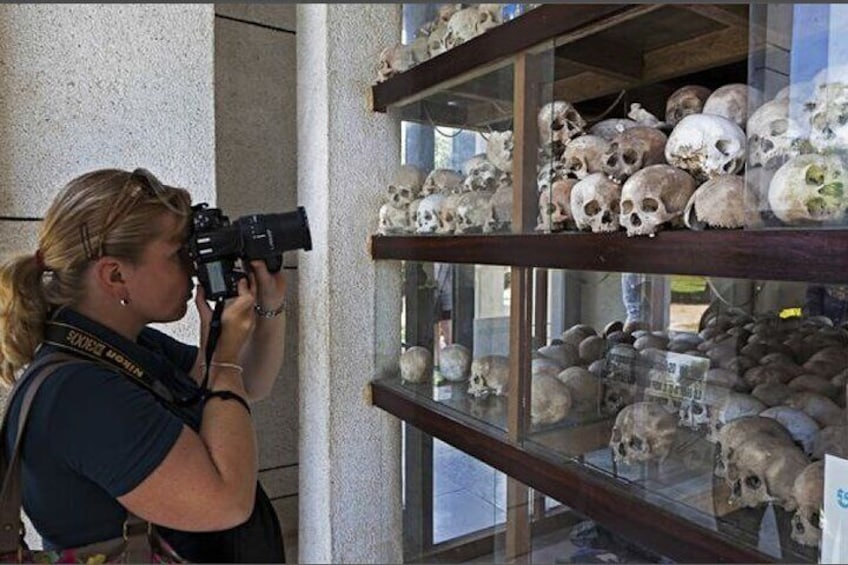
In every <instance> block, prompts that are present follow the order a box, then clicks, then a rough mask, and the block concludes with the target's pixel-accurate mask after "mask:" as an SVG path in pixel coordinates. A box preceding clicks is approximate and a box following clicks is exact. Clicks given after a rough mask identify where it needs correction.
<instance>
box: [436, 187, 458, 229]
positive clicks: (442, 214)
mask: <svg viewBox="0 0 848 565" xmlns="http://www.w3.org/2000/svg"><path fill="white" fill-rule="evenodd" d="M461 197H462V195H461V194H449V195H448V196H446V197H445V201H444V202H443V203H442V207H441V209H440V210H439V226H440V227H439V229H437V230H436V233H441V234H452V233H454V232H455V231H456V205H457V204H458V203H459V199H460V198H461Z"/></svg>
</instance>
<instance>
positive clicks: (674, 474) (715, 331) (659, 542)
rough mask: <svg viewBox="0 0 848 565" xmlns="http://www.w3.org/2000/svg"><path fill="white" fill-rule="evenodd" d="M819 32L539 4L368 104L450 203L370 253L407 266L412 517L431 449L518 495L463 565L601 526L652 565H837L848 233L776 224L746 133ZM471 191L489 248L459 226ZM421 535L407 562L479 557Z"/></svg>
mask: <svg viewBox="0 0 848 565" xmlns="http://www.w3.org/2000/svg"><path fill="white" fill-rule="evenodd" d="M805 10H807V11H805ZM809 10H813V11H812V12H811V11H809ZM816 10H819V11H816ZM820 12H821V10H820V9H819V8H815V9H813V8H811V7H807V6H802V5H791V4H790V5H780V6H766V5H757V6H748V5H731V4H723V5H700V4H698V5H679V6H678V5H658V4H640V5H622V4H614V5H613V4H608V5H605V4H598V5H540V6H539V7H537V8H535V9H533V10H530V11H527V12H526V13H524V14H523V15H521V16H519V17H516V18H514V19H511V20H509V21H504V22H502V23H500V24H498V25H497V26H495V27H492V28H488V29H487V30H485V31H484V32H481V33H479V34H477V35H474V36H473V37H471V38H469V39H467V40H465V41H463V42H460V43H457V44H453V45H452V46H451V47H450V48H449V49H446V50H445V51H442V52H440V53H438V54H437V55H436V56H434V57H431V58H430V59H428V60H426V61H423V62H421V63H420V64H417V65H416V66H415V67H414V68H411V69H409V70H407V71H404V72H400V73H398V74H397V75H396V76H392V77H390V78H388V79H386V80H385V81H383V82H380V83H378V84H376V85H375V86H374V87H373V89H372V104H373V106H374V109H375V110H376V111H387V112H389V113H390V114H391V115H393V116H396V117H397V118H398V121H399V127H401V128H402V131H403V140H404V141H403V154H402V156H401V159H400V160H399V163H400V164H401V165H402V167H409V166H410V165H414V166H415V167H416V168H417V169H418V170H419V174H418V177H417V178H419V179H421V186H422V187H423V186H424V184H425V182H426V181H427V179H428V178H429V179H430V181H431V182H430V183H429V185H428V186H429V188H428V189H427V191H428V192H429V191H430V190H432V191H433V192H430V193H429V194H427V195H426V196H424V198H422V199H421V200H420V202H419V203H418V204H417V205H415V204H410V206H411V207H410V208H407V211H406V214H407V215H406V217H407V219H408V222H409V224H410V225H414V226H415V229H406V230H396V231H391V230H388V231H387V230H384V229H382V228H381V229H378V233H377V234H375V235H374V236H373V237H372V239H371V247H370V252H371V256H372V258H373V259H375V260H400V261H402V263H401V264H402V268H403V272H404V281H405V282H404V292H403V296H404V303H403V313H404V315H403V326H402V327H401V328H395V329H393V330H391V332H388V333H392V332H394V333H396V334H397V335H398V339H399V341H400V343H401V344H402V347H401V348H400V350H401V354H400V356H399V358H398V359H397V360H393V361H396V366H397V372H396V374H393V375H390V376H388V377H384V378H380V379H377V380H375V381H374V382H373V383H372V395H373V399H374V404H375V405H376V406H378V407H380V408H382V409H384V410H387V411H388V412H390V413H392V414H394V415H396V416H397V417H399V418H401V419H402V420H403V421H404V422H405V423H406V425H405V427H404V429H405V433H406V438H407V442H406V447H405V449H406V450H407V451H406V465H405V469H406V480H407V481H408V482H407V490H406V491H405V492H406V499H407V501H409V500H415V501H417V502H424V501H426V500H429V499H430V498H432V497H429V498H428V493H429V494H430V495H432V486H433V476H434V473H435V470H436V469H437V468H438V465H437V462H436V461H435V460H434V458H433V453H434V450H433V447H432V442H433V441H434V440H433V438H436V440H435V441H443V442H446V443H448V444H450V445H451V446H453V447H454V448H456V449H458V450H460V451H461V452H463V453H465V454H467V456H469V457H471V458H472V459H474V460H476V461H479V462H482V463H484V464H486V465H489V466H491V467H492V468H494V469H495V470H496V472H500V473H503V474H504V475H505V490H506V492H505V494H504V495H503V501H502V502H503V504H502V505H501V506H500V507H499V508H500V509H501V510H503V516H502V519H501V516H500V515H499V514H497V513H495V514H492V516H494V517H495V518H494V521H493V523H492V524H491V526H490V529H488V530H486V536H488V537H485V539H486V540H487V541H486V542H485V543H484V544H483V546H484V547H483V548H482V549H481V552H480V553H478V554H470V553H465V554H462V555H463V559H460V560H467V559H471V558H473V557H482V558H485V556H488V558H491V559H493V560H498V561H500V560H504V561H510V560H513V559H517V558H519V557H522V556H529V558H530V560H531V561H532V560H534V559H536V560H539V559H540V558H539V557H538V556H537V557H533V556H534V555H536V551H537V550H538V549H539V547H540V546H539V543H541V542H540V540H541V538H542V537H543V536H544V535H548V534H550V535H551V536H553V537H554V538H557V539H559V540H560V541H563V540H570V541H569V543H570V542H572V541H574V540H575V539H580V535H581V534H580V532H582V531H583V529H582V528H589V527H593V528H600V529H601V530H603V531H604V532H607V533H609V535H611V536H613V537H615V538H616V539H617V540H619V541H622V540H624V541H625V542H626V543H625V545H627V546H628V547H638V548H639V550H640V551H644V552H646V553H644V554H643V555H650V557H645V558H644V559H646V560H649V561H660V560H679V561H741V562H760V561H787V562H814V561H816V560H817V559H818V558H819V547H820V539H821V532H820V530H821V526H822V521H821V520H820V515H821V506H822V491H823V486H822V481H823V478H822V477H823V474H824V473H823V462H822V461H823V457H824V455H825V454H829V455H831V456H835V457H844V456H845V455H846V454H848V446H846V445H844V443H843V442H844V441H845V439H846V438H848V436H846V435H845V434H844V431H845V430H846V425H848V421H846V419H845V388H846V380H848V348H847V347H848V292H846V291H845V289H846V288H848V286H843V285H845V281H846V279H847V278H848V275H846V273H848V232H845V231H844V230H822V229H818V228H820V227H822V226H824V225H827V226H832V225H837V224H838V223H839V222H818V223H815V224H813V223H807V224H792V226H793V228H794V229H792V230H786V229H771V228H777V227H785V226H786V225H788V223H787V222H782V221H780V222H778V221H776V220H775V217H776V212H775V211H774V210H771V209H766V208H765V206H764V205H763V202H766V203H767V202H769V200H770V196H769V193H768V191H766V192H765V193H764V192H763V191H762V188H761V187H762V186H763V185H761V184H758V183H759V181H758V180H757V175H758V174H759V172H757V171H756V170H757V169H759V170H760V172H761V171H762V170H763V169H765V168H766V166H765V165H764V164H763V163H757V164H752V163H751V161H750V160H749V159H750V156H751V155H752V154H754V152H755V151H756V150H757V147H759V149H760V150H761V149H763V147H765V146H764V145H762V144H761V143H760V145H757V143H758V140H756V139H754V138H752V131H751V127H750V124H751V119H749V117H748V115H749V114H751V115H752V116H753V115H754V114H755V112H756V111H757V109H758V108H760V107H762V105H763V101H764V100H766V99H773V98H774V97H775V96H776V85H777V82H779V81H780V80H788V81H789V86H790V88H788V89H787V91H788V92H791V91H792V85H793V84H795V81H794V79H792V76H791V74H787V73H783V79H781V78H780V77H779V76H776V75H774V76H773V73H776V72H778V71H780V68H779V65H778V64H777V63H775V61H778V62H780V61H781V59H780V58H779V57H778V58H777V59H775V57H774V50H773V47H774V45H777V44H781V45H784V44H785V38H786V37H788V36H792V37H793V38H795V39H794V40H795V41H796V42H801V43H803V44H805V45H809V46H810V48H809V49H810V50H811V51H815V48H814V47H812V45H814V44H816V41H818V40H820V39H821V35H820V34H818V35H817V32H816V30H817V29H826V30H828V31H829V32H828V33H826V34H825V36H824V37H825V38H827V37H830V38H831V40H832V39H833V38H832V35H833V33H832V31H831V30H833V29H835V28H834V27H833V26H834V24H833V22H835V21H838V18H839V17H840V16H839V14H840V13H841V12H840V9H837V8H834V7H833V6H831V8H830V9H829V11H827V12H826V13H825V15H824V16H822V14H821V13H820ZM433 13H436V12H433ZM452 17H453V16H450V17H449V20H448V21H450V18H452ZM822 17H824V21H825V22H828V23H826V24H825V25H818V27H816V26H809V25H807V24H805V23H804V22H807V21H816V22H817V23H818V24H821V21H822V19H821V18H822ZM433 25H434V26H438V25H440V24H439V23H438V22H434V24H433ZM787 30H789V31H790V32H791V33H789V32H787ZM805 33H806V34H807V35H805ZM787 34H788V35H787ZM810 34H811V35H813V36H815V37H817V38H818V40H815V38H811V37H810ZM780 42H783V43H780ZM801 43H792V46H793V49H794V46H795V45H799V44H801ZM831 43H833V41H831ZM786 52H787V53H788V48H787V51H786ZM828 53H830V54H835V53H838V46H837V47H833V46H831V47H830V48H829V51H828ZM833 56H835V55H833ZM826 59H827V57H826ZM833 60H834V59H833V58H831V59H830V61H831V62H832V61H833ZM804 72H807V70H805V71H804ZM787 76H788V77H789V78H788V79H787ZM828 76H830V75H828ZM775 81H777V82H775ZM782 86H786V84H784V85H782ZM769 97H771V98H769ZM788 98H791V97H788ZM826 106H827V108H830V107H831V106H832V104H830V103H828V104H827V105H826ZM828 111H829V110H828ZM746 130H747V131H746ZM819 154H820V155H821V156H822V158H826V159H831V160H833V159H836V160H841V159H842V157H843V156H842V155H841V153H840V151H839V149H838V147H837V146H835V145H833V144H831V145H830V146H829V148H828V149H827V150H822V151H821V152H820V153H819ZM505 155H509V157H510V158H509V159H506V158H505V157H504V156H505ZM475 158H479V159H478V160H477V161H475V163H477V164H488V166H490V167H491V169H490V172H491V175H488V177H487V178H488V179H489V181H491V182H489V181H486V182H483V181H480V182H478V181H479V180H480V179H479V178H478V176H479V175H478V173H479V170H476V172H475V171H472V168H471V167H465V166H464V165H465V164H466V163H468V162H469V161H470V160H471V161H473V159H475ZM774 164H775V163H771V164H769V165H768V166H769V167H771V166H772V165H774ZM781 166H782V165H781ZM817 167H818V166H817V165H811V166H810V167H807V169H806V170H807V173H808V174H809V175H813V176H816V177H817V178H816V179H812V180H820V179H818V176H821V175H819V168H820V167H819V168H817ZM437 171H453V173H454V175H455V176H453V177H452V178H451V182H452V183H453V184H452V185H451V187H449V188H445V187H443V186H439V185H438V183H436V182H435V180H434V179H435V178H436V176H438V175H436V174H435V173H436V172H437ZM822 174H824V173H822ZM448 176H449V175H446V174H442V175H441V177H444V178H447V177H448ZM441 177H440V178H441ZM819 184H820V185H821V186H820V187H819V189H817V190H818V193H817V194H818V196H817V197H816V198H820V199H825V200H827V202H826V203H825V204H826V206H825V205H824V204H823V205H822V206H823V207H824V208H826V207H829V206H830V205H831V204H832V203H833V202H842V201H843V199H844V198H843V195H842V192H841V186H842V185H841V181H840V180H839V179H836V178H828V179H827V182H825V181H822V183H819ZM390 185H391V186H394V185H395V183H390ZM434 187H435V188H434ZM422 190H423V189H422ZM499 193H500V195H501V197H502V198H495V196H496V195H498V194H499ZM434 194H436V195H441V197H440V198H431V197H432V196H433V195H434ZM758 194H765V195H766V197H765V199H762V198H759V196H757V195H758ZM427 198H431V200H432V201H434V202H435V201H436V200H439V202H438V203H437V204H436V208H437V209H436V213H434V214H430V216H428V215H427V213H428V212H430V211H431V210H430V206H429V205H427V206H424V202H425V200H426V199H427ZM451 198H454V199H455V200H457V201H460V200H461V201H462V202H463V203H464V205H465V207H466V209H465V211H464V212H463V216H467V215H468V213H469V212H468V211H469V210H471V211H472V212H473V213H474V214H475V215H474V218H475V220H474V229H456V227H455V226H454V228H453V229H445V227H444V226H446V225H448V224H447V223H445V222H444V217H445V214H446V211H448V212H450V216H451V217H452V218H454V219H456V218H458V216H459V213H458V212H456V209H455V208H451V207H450V206H445V203H446V202H449V201H450V199H451ZM844 200H845V202H846V207H848V199H844ZM831 201H833V202H831ZM410 202H412V201H410ZM814 204H815V203H814ZM839 205H840V206H841V205H842V204H839ZM422 206H424V207H423V208H422ZM817 206H818V204H815V205H814V206H813V207H817ZM498 207H500V209H501V210H502V212H498V211H497V209H498ZM824 208H822V209H824ZM828 209H829V208H828ZM843 212H844V208H843ZM440 213H441V216H440ZM413 217H414V218H415V220H414V221H413V220H412V218H413ZM503 218H508V222H503V221H502V219H503ZM381 221H382V212H381ZM840 221H841V220H840ZM428 222H432V223H433V224H434V225H435V226H436V227H434V228H432V229H431V226H430V224H429V223H428ZM422 225H423V227H422ZM381 226H382V224H381ZM419 228H420V229H419ZM436 236H438V237H436ZM380 335H386V332H381V333H380ZM409 438H415V440H414V441H410V440H409ZM428 446H429V447H428ZM411 477H415V478H414V480H412V482H411V483H410V482H409V481H410V480H411ZM410 485H412V486H413V487H414V488H413V489H412V490H411V491H410V490H409V488H410ZM428 485H429V487H428ZM428 489H429V490H428ZM422 493H423V494H422ZM428 504H429V506H428ZM432 510H433V508H432V500H430V503H426V502H424V503H422V504H419V505H417V506H415V505H412V506H411V505H410V504H407V505H406V510H405V512H407V513H408V514H409V515H415V516H418V517H417V518H416V519H414V520H412V519H411V522H412V523H415V524H418V525H419V526H420V524H422V523H428V524H431V525H432V520H431V518H433V516H432V515H431V514H432ZM419 511H421V512H424V514H425V516H424V518H422V517H421V515H418V514H416V513H417V512H419ZM428 512H429V514H428ZM586 521H589V522H591V524H592V526H585V525H584V526H580V527H578V528H577V530H575V529H574V528H575V527H576V525H577V524H583V523H586ZM575 531H576V532H577V533H575ZM408 532H409V533H410V535H411V537H410V538H408V539H407V541H408V542H409V541H410V540H411V539H414V540H416V541H415V543H412V546H415V550H410V551H408V552H407V557H408V558H409V559H410V560H420V559H421V558H422V556H433V555H436V554H437V553H438V551H436V550H438V549H439V548H447V547H448V546H446V545H444V543H446V541H451V543H450V544H449V546H450V547H453V546H455V545H457V544H459V545H463V544H465V546H466V547H471V546H470V545H468V544H469V543H471V541H469V540H470V539H471V538H469V537H468V535H470V534H468V535H466V534H463V535H461V536H459V535H458V536H457V537H456V539H454V540H446V539H441V538H440V539H439V540H435V539H434V538H433V536H432V535H430V534H431V533H432V532H430V531H429V530H428V529H427V528H423V529H421V528H418V529H413V530H408ZM422 532H424V533H422ZM428 532H429V533H428ZM481 532H482V530H481V531H477V532H476V534H475V535H476V536H477V537H476V538H475V539H477V540H478V541H479V539H481V538H480V536H482V535H483V534H482V533H481ZM543 532H544V534H543ZM557 532H558V533H557ZM604 535H606V534H604ZM498 536H501V537H502V539H501V538H499V537H498ZM471 537H472V538H473V537H474V535H472V536H471ZM601 537H603V536H601ZM605 539H612V538H605ZM466 542H467V543H466ZM628 544H630V545H628ZM472 545H473V544H472ZM602 545H603V544H601V546H602ZM613 545H614V544H613ZM613 545H610V547H606V548H605V549H604V548H601V549H604V550H605V551H608V552H611V553H613V554H616V552H617V551H618V550H620V549H621V548H620V547H619V546H615V547H613ZM408 547H411V546H410V545H408ZM478 549H480V548H479V547H478ZM572 549H573V548H572ZM595 549H598V548H595ZM563 551H564V553H563V555H570V556H571V557H569V559H577V558H576V557H575V555H576V554H575V553H573V552H571V553H569V551H568V550H563ZM622 551H623V550H622ZM618 557H619V558H620V559H624V560H625V561H626V560H627V559H626V558H623V557H622V555H618ZM564 558H565V557H564Z"/></svg>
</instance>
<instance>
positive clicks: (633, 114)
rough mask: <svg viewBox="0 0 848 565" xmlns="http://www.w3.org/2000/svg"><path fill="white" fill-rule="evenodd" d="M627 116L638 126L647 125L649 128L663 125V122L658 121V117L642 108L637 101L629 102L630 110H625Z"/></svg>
mask: <svg viewBox="0 0 848 565" xmlns="http://www.w3.org/2000/svg"><path fill="white" fill-rule="evenodd" d="M627 117H628V118H630V119H632V120H634V121H635V122H637V123H638V124H639V125H640V126H648V127H649V128H661V127H664V126H665V122H662V121H660V119H659V118H657V117H656V116H655V115H653V114H652V113H650V112H649V111H647V110H646V109H644V108H643V107H642V105H641V104H639V103H638V102H633V103H632V104H630V111H629V112H627Z"/></svg>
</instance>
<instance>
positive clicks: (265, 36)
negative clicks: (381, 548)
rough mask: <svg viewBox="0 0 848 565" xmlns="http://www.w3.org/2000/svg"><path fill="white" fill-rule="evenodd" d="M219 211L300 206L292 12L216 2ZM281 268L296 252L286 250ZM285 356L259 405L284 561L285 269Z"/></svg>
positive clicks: (291, 493)
mask: <svg viewBox="0 0 848 565" xmlns="http://www.w3.org/2000/svg"><path fill="white" fill-rule="evenodd" d="M215 15H216V18H215V140H216V143H215V147H216V156H217V167H216V169H217V179H218V183H217V186H218V194H217V197H218V205H219V206H220V207H221V208H222V209H223V210H224V212H226V213H227V215H228V216H229V217H230V218H231V219H235V218H237V217H239V216H242V215H244V214H247V213H255V212H259V213H268V212H282V211H288V210H291V209H293V208H294V207H295V206H296V204H297V147H296V144H297V135H296V118H295V111H296V108H295V106H296V99H295V96H296V90H295V83H296V78H297V76H296V75H297V61H296V57H295V35H294V25H295V21H294V20H295V6H294V5H292V4H289V5H278V4H262V5H254V4H216V5H215ZM285 262H286V264H287V265H296V264H297V253H295V252H291V253H286V257H285ZM286 274H287V279H288V282H289V285H288V295H289V304H290V312H292V314H290V315H289V316H288V318H287V320H286V342H285V359H284V363H283V368H282V370H281V371H280V375H279V378H278V380H277V383H276V385H275V386H274V389H273V392H272V393H271V397H270V398H268V399H267V400H265V401H263V402H261V403H259V404H257V406H256V409H255V410H254V418H255V420H256V426H257V430H258V439H259V466H260V474H259V477H260V480H261V481H262V484H263V485H264V486H265V489H266V490H267V491H268V495H269V496H270V497H271V500H272V501H273V503H274V505H275V507H276V508H277V511H278V514H279V515H280V520H281V522H282V526H283V532H284V537H285V538H286V549H287V552H288V561H294V560H296V558H297V552H296V551H297V544H296V541H297V528H298V520H297V517H298V516H297V514H298V513H297V488H298V484H297V483H298V464H297V449H298V447H297V445H298V434H297V424H298V386H297V385H298V378H297V353H298V351H297V340H298V337H297V315H296V314H295V313H296V312H297V308H298V305H297V294H298V293H297V274H296V271H294V270H293V269H287V270H286Z"/></svg>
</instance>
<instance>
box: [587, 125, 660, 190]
mask: <svg viewBox="0 0 848 565" xmlns="http://www.w3.org/2000/svg"><path fill="white" fill-rule="evenodd" d="M667 140H668V138H667V137H666V135H665V134H664V133H663V132H661V131H660V130H658V129H656V128H651V127H647V126H636V127H632V128H629V129H626V130H624V131H623V132H621V133H620V134H618V135H616V136H615V137H614V138H613V139H612V141H611V142H610V144H609V147H608V148H607V150H606V151H605V152H604V154H603V157H602V162H601V169H602V170H603V172H604V174H606V175H607V176H608V177H610V178H611V179H613V180H614V181H616V182H619V183H621V182H624V181H625V180H627V178H628V177H631V176H632V175H634V174H635V173H636V172H637V171H639V170H640V169H643V168H645V167H648V166H649V165H658V164H661V163H665V155H664V151H665V147H666V142H667Z"/></svg>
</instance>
